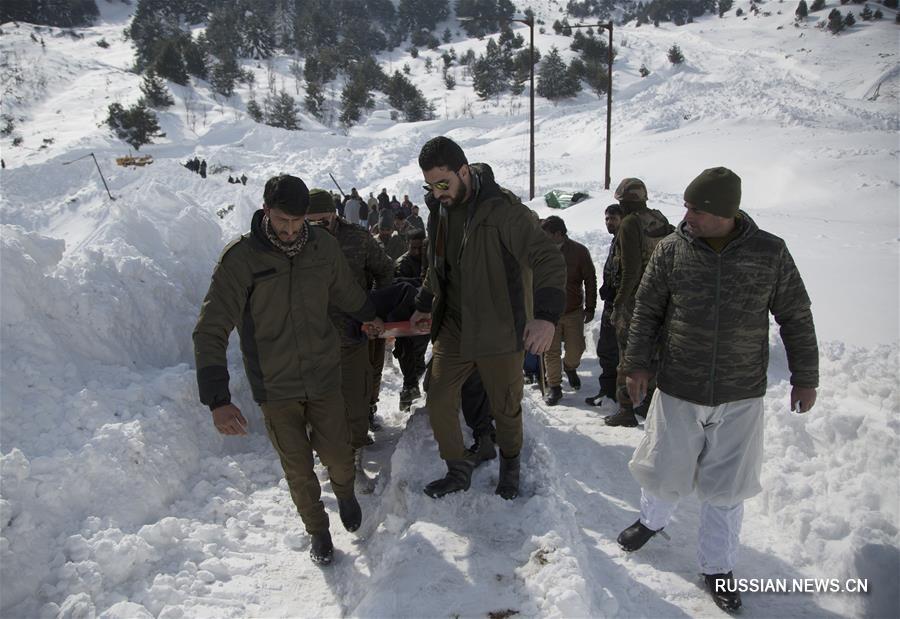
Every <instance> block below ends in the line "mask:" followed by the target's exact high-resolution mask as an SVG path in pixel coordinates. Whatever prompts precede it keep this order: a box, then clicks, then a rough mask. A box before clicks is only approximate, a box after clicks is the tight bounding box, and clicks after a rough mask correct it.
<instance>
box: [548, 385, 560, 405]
mask: <svg viewBox="0 0 900 619" xmlns="http://www.w3.org/2000/svg"><path fill="white" fill-rule="evenodd" d="M560 400H562V387H560V386H559V385H556V386H555V387H550V391H549V392H548V393H547V397H546V398H544V402H546V403H547V404H548V405H549V406H556V405H557V404H559V401H560Z"/></svg>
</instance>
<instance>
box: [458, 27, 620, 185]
mask: <svg viewBox="0 0 900 619" xmlns="http://www.w3.org/2000/svg"><path fill="white" fill-rule="evenodd" d="M476 19H479V18H476V17H460V18H458V20H459V21H475V20H476ZM485 19H486V18H485ZM497 21H502V22H518V23H520V24H525V25H526V26H528V31H529V32H528V35H529V36H528V49H529V53H530V56H529V59H530V62H529V65H530V66H529V80H530V81H529V84H530V87H529V93H528V94H529V100H530V101H529V115H528V134H529V138H530V139H529V142H530V143H529V149H528V199H529V200H534V15H531V14H529V15H526V16H525V17H510V18H503V17H501V18H497ZM610 37H612V35H611V34H610ZM611 41H612V39H610V45H612V42H611ZM610 63H612V60H610ZM608 158H609V156H608V155H607V159H608ZM607 185H609V182H607Z"/></svg>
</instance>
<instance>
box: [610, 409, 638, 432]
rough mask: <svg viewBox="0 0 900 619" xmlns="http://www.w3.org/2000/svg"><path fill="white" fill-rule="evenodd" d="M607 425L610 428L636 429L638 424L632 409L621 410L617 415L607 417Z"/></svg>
mask: <svg viewBox="0 0 900 619" xmlns="http://www.w3.org/2000/svg"><path fill="white" fill-rule="evenodd" d="M605 423H606V425H608V426H621V427H623V428H634V427H637V424H638V422H637V419H636V418H635V416H634V411H633V410H632V409H630V408H620V409H619V412H617V413H616V414H615V415H612V416H610V417H607V418H606V421H605Z"/></svg>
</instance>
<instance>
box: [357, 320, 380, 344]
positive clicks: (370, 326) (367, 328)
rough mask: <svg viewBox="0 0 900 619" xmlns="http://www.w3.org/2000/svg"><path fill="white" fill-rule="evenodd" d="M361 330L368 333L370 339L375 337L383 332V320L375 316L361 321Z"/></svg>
mask: <svg viewBox="0 0 900 619" xmlns="http://www.w3.org/2000/svg"><path fill="white" fill-rule="evenodd" d="M362 332H363V333H365V334H366V335H368V336H369V339H370V340H374V339H377V338H378V337H380V336H381V334H382V333H384V321H383V320H382V319H381V318H379V317H378V316H376V317H375V320H370V321H369V322H364V323H363V325H362Z"/></svg>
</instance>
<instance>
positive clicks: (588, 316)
mask: <svg viewBox="0 0 900 619" xmlns="http://www.w3.org/2000/svg"><path fill="white" fill-rule="evenodd" d="M593 319H594V310H592V309H586V310H584V324H587V323H589V322H590V321H592V320H593Z"/></svg>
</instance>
